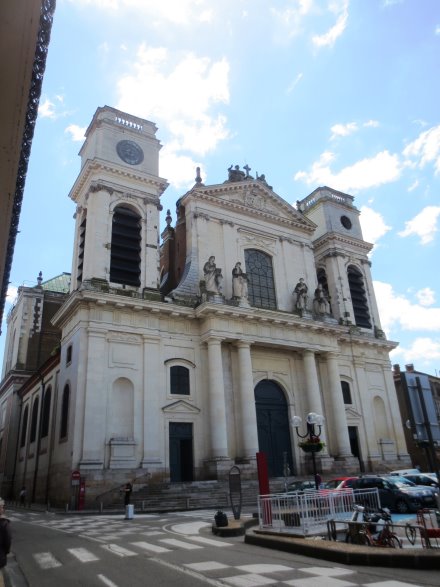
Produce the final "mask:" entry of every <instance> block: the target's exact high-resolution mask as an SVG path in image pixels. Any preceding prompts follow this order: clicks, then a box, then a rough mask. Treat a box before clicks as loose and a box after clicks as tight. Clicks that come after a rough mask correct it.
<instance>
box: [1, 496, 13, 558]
mask: <svg viewBox="0 0 440 587" xmlns="http://www.w3.org/2000/svg"><path fill="white" fill-rule="evenodd" d="M10 550H11V529H10V527H9V520H8V519H7V518H6V516H5V502H4V500H3V499H1V497H0V568H2V567H4V566H6V563H7V555H8V553H9V551H10Z"/></svg>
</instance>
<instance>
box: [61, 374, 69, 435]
mask: <svg viewBox="0 0 440 587" xmlns="http://www.w3.org/2000/svg"><path fill="white" fill-rule="evenodd" d="M69 400H70V388H69V386H68V385H67V384H66V385H65V386H64V389H63V400H62V403H61V424H60V440H61V439H63V438H66V437H67V431H68V428H69Z"/></svg>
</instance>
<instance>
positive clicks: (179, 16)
mask: <svg viewBox="0 0 440 587" xmlns="http://www.w3.org/2000/svg"><path fill="white" fill-rule="evenodd" d="M70 2H72V3H74V4H75V5H77V6H85V7H87V6H90V5H92V7H93V8H99V9H103V10H106V11H109V10H112V11H113V12H114V13H115V14H116V15H117V13H118V12H119V11H121V12H122V11H126V10H128V9H131V10H132V11H133V12H135V13H137V15H139V14H143V15H148V16H150V17H152V18H154V19H155V20H158V21H160V20H162V21H167V22H171V23H175V24H180V25H186V24H192V23H194V22H196V21H198V22H207V20H209V19H211V18H212V9H211V7H210V6H208V4H209V3H208V2H206V1H205V0H161V1H160V2H158V1H157V0H70Z"/></svg>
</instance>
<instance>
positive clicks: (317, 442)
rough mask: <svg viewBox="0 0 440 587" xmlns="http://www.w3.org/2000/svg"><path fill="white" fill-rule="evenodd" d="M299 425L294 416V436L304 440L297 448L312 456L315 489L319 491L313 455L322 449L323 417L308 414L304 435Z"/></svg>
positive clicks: (297, 419) (300, 422)
mask: <svg viewBox="0 0 440 587" xmlns="http://www.w3.org/2000/svg"><path fill="white" fill-rule="evenodd" d="M301 424H302V420H301V418H300V417H299V416H294V417H293V418H292V426H293V427H294V428H295V430H296V434H297V435H298V436H299V438H304V439H306V440H304V441H303V442H300V443H299V447H300V448H301V449H302V450H303V451H304V452H308V453H311V455H312V464H313V478H314V480H315V487H316V489H319V479H318V474H317V471H316V461H315V453H317V452H321V450H322V449H323V448H324V443H323V442H322V441H321V439H320V438H319V436H320V434H321V430H322V426H323V424H324V416H320V415H319V414H315V412H310V413H309V414H307V418H306V425H307V432H306V433H305V434H301V433H300V431H299V427H300V426H301Z"/></svg>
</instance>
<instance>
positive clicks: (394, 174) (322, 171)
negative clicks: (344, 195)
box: [294, 151, 402, 191]
mask: <svg viewBox="0 0 440 587" xmlns="http://www.w3.org/2000/svg"><path fill="white" fill-rule="evenodd" d="M334 159H335V156H334V154H333V153H331V152H329V151H326V152H325V153H323V154H322V155H321V157H320V158H319V160H318V161H316V162H315V163H313V165H312V169H311V171H310V172H306V171H298V172H297V173H296V174H295V177H294V179H295V180H297V181H304V182H305V183H306V184H308V185H310V184H313V185H329V186H332V187H333V188H334V189H337V190H341V191H356V190H362V189H367V188H371V187H374V186H379V185H382V184H385V183H390V182H393V181H396V180H397V179H398V178H399V177H400V174H401V171H402V166H401V164H400V162H399V158H398V156H397V155H391V154H390V153H389V152H388V151H382V152H381V153H377V155H375V156H374V157H371V158H365V159H362V160H360V161H357V162H356V163H354V164H353V165H350V166H348V167H344V169H342V170H341V171H339V173H333V172H332V171H331V169H330V166H329V163H330V162H332V161H333V160H334Z"/></svg>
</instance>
